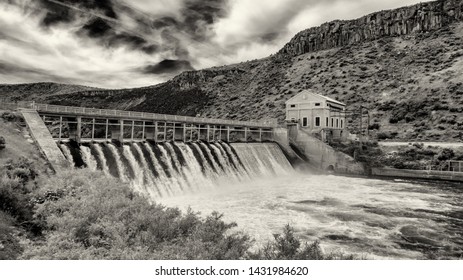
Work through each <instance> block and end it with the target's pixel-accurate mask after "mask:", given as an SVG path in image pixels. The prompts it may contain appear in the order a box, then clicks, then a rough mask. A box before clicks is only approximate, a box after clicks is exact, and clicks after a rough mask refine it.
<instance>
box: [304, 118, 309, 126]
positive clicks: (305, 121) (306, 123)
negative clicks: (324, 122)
mask: <svg viewBox="0 0 463 280" xmlns="http://www.w3.org/2000/svg"><path fill="white" fill-rule="evenodd" d="M308 124H309V121H308V118H306V117H305V118H302V126H303V127H307V126H308Z"/></svg>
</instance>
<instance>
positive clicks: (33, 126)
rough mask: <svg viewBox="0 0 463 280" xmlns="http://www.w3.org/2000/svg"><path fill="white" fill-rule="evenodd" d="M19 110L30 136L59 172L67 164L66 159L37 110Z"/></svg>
mask: <svg viewBox="0 0 463 280" xmlns="http://www.w3.org/2000/svg"><path fill="white" fill-rule="evenodd" d="M19 111H20V112H21V113H22V115H23V117H24V121H25V123H26V124H27V127H28V128H29V131H30V132H31V135H32V137H33V138H34V140H35V141H36V142H37V144H38V146H39V148H40V149H41V151H42V153H43V154H44V155H45V157H46V158H47V159H48V162H49V163H50V165H51V166H52V168H53V169H54V170H55V172H59V171H61V170H63V169H65V168H67V167H68V166H69V163H68V161H67V160H66V158H65V157H64V155H63V153H62V152H61V150H60V149H59V147H58V146H57V145H56V142H55V140H54V139H53V137H52V135H51V133H50V131H49V130H48V128H47V126H46V125H45V123H44V122H43V120H42V118H40V116H39V114H38V113H37V111H35V110H32V109H20V110H19Z"/></svg>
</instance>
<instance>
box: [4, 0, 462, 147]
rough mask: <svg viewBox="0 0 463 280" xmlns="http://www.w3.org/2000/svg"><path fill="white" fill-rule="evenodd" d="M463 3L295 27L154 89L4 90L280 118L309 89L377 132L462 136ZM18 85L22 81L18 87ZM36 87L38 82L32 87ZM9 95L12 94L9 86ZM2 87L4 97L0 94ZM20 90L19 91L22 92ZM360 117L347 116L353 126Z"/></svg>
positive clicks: (87, 102)
mask: <svg viewBox="0 0 463 280" xmlns="http://www.w3.org/2000/svg"><path fill="white" fill-rule="evenodd" d="M462 5H463V1H454V0H446V1H443V0H441V1H435V2H429V3H422V4H418V5H415V6H411V7H405V8H400V9H397V10H393V11H382V12H378V13H375V14H371V15H369V16H366V17H363V18H360V19H358V20H353V21H335V22H332V23H327V24H324V25H322V26H321V27H317V28H311V29H308V30H305V31H302V32H301V33H299V34H297V35H296V36H295V37H294V38H293V39H292V40H291V41H290V42H289V43H288V44H287V45H286V46H284V48H283V49H282V50H281V51H280V52H279V53H278V54H276V55H273V56H271V57H268V58H265V59H261V60H254V61H248V62H245V63H240V64H235V65H229V66H223V67H215V68H210V69H205V70H200V71H189V72H184V73H182V74H180V75H178V76H177V77H175V78H173V79H172V80H170V81H168V82H166V83H163V84H159V85H156V86H152V87H145V88H138V89H124V90H82V91H73V92H69V93H66V92H64V91H62V92H59V93H57V92H56V91H55V92H54V93H53V94H46V93H42V94H40V97H38V96H37V94H36V95H32V94H25V93H24V92H25V91H24V90H22V91H21V92H22V95H16V94H15V93H14V86H12V85H10V86H0V96H2V97H3V96H7V97H8V98H13V97H14V98H23V97H24V98H25V99H35V98H39V101H41V102H49V103H54V104H66V105H79V106H90V107H102V108H106V107H110V108H120V109H131V110H141V111H150V112H159V113H170V114H186V115H201V116H207V117H221V118H231V119H239V120H249V119H265V118H278V119H279V121H280V122H283V120H284V102H285V101H286V100H287V99H289V98H291V97H292V96H294V95H295V94H296V93H298V92H299V91H301V90H303V89H313V90H316V91H318V92H320V93H321V94H324V95H327V96H330V97H333V98H335V99H338V100H340V101H342V102H345V103H347V104H348V107H349V110H352V111H354V112H357V111H358V110H359V107H360V105H362V106H364V107H366V108H367V109H368V111H369V113H370V125H371V129H372V131H373V134H374V135H377V136H379V138H382V139H384V138H395V139H406V140H434V141H436V140H442V141H444V140H445V141H460V140H463V106H462V105H463V48H462V46H463V23H462V10H463V9H462ZM21 86H22V87H24V86H23V85H21ZM30 87H31V89H30V90H29V91H30V92H33V91H34V90H33V88H34V85H31V86H30ZM12 92H13V93H12ZM6 94H7V95H6ZM18 96H19V97H18ZM357 123H358V120H355V119H352V120H351V121H350V127H351V130H352V131H354V132H356V129H357Z"/></svg>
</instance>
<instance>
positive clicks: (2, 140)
mask: <svg viewBox="0 0 463 280" xmlns="http://www.w3.org/2000/svg"><path fill="white" fill-rule="evenodd" d="M5 147H6V141H5V138H3V136H0V150H1V149H5Z"/></svg>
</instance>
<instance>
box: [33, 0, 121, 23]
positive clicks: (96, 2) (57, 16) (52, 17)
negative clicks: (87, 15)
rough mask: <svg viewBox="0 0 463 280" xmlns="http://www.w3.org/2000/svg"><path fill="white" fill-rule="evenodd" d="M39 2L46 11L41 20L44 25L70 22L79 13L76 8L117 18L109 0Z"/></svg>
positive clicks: (44, 0) (54, 0)
mask: <svg viewBox="0 0 463 280" xmlns="http://www.w3.org/2000/svg"><path fill="white" fill-rule="evenodd" d="M39 3H40V4H41V6H42V7H43V8H44V9H45V10H46V11H47V13H46V15H45V17H44V18H43V20H42V24H43V25H45V26H51V25H55V24H59V23H69V22H72V21H73V20H74V19H75V18H76V15H77V14H79V13H81V12H80V11H79V10H78V9H86V10H90V11H95V12H99V13H102V15H104V16H106V17H109V18H113V19H117V14H116V12H115V11H114V8H113V4H112V2H111V0H80V1H75V0H39ZM73 7H75V9H74V8H73Z"/></svg>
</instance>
